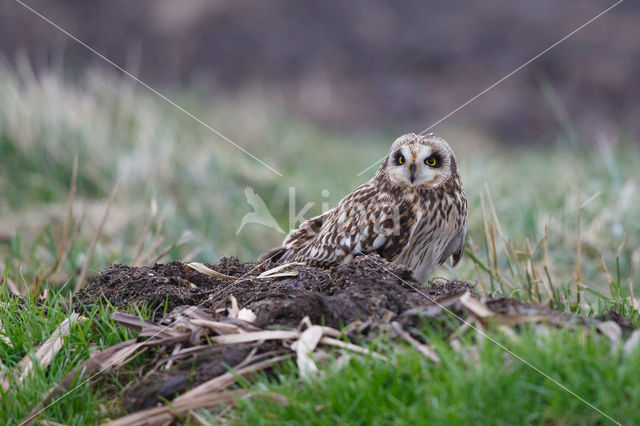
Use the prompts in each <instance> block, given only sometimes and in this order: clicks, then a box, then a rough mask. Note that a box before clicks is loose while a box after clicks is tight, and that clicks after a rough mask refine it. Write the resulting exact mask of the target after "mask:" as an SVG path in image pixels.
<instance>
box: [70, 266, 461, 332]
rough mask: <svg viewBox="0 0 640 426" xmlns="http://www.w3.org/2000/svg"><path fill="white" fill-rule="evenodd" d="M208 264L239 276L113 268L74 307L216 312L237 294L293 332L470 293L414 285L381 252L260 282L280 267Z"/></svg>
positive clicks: (262, 322) (446, 285)
mask: <svg viewBox="0 0 640 426" xmlns="http://www.w3.org/2000/svg"><path fill="white" fill-rule="evenodd" d="M207 266H209V267H210V268H211V269H214V270H216V271H218V272H221V273H223V274H226V275H230V276H233V277H238V278H241V279H240V280H225V279H219V278H214V277H210V276H207V275H204V274H202V273H200V272H197V271H195V270H193V269H191V268H189V267H188V266H187V265H186V264H184V263H180V262H172V263H168V264H155V265H153V266H141V267H130V266H125V265H111V266H109V267H108V268H107V269H105V270H104V271H102V272H101V273H100V274H99V275H96V276H94V277H92V278H90V279H89V282H88V284H87V286H86V287H85V288H84V290H83V291H82V292H81V293H80V295H79V298H78V300H77V302H76V303H77V304H80V305H91V304H93V303H96V302H97V301H99V300H100V299H104V300H107V301H109V302H110V303H111V304H113V305H114V306H115V307H116V308H120V309H122V308H124V307H126V306H127V305H131V304H134V305H138V306H140V305H142V304H147V305H150V306H151V307H164V306H165V304H166V309H167V311H171V310H172V309H173V308H175V307H177V306H180V305H199V306H202V307H205V308H213V309H215V308H217V307H220V306H222V305H224V304H225V303H227V302H228V300H229V296H231V295H233V296H234V297H235V298H236V299H237V300H238V303H239V305H240V307H241V308H248V309H251V310H252V311H253V312H254V313H255V314H256V315H257V320H256V325H257V326H258V327H263V328H264V327H267V326H290V327H295V326H297V325H298V324H299V322H300V320H302V319H303V318H304V317H305V316H308V317H309V318H310V319H311V321H312V322H313V323H314V324H320V323H324V324H326V325H329V326H332V327H339V326H341V325H346V324H349V323H351V322H353V321H355V320H365V319H367V318H379V317H382V316H383V315H384V314H385V313H386V312H387V311H390V312H391V313H393V314H401V313H402V312H404V311H406V310H409V309H411V308H415V307H419V306H425V305H430V304H433V302H434V301H437V300H440V299H443V298H446V297H448V296H451V295H453V294H457V293H460V292H464V291H466V290H471V289H472V288H473V286H472V285H471V284H469V283H466V282H461V281H441V282H434V283H432V284H431V285H429V286H424V285H422V284H420V283H418V282H416V280H415V278H414V277H413V274H412V273H411V270H409V269H407V268H405V267H403V266H400V265H395V264H391V263H388V262H386V261H384V259H381V258H380V257H378V256H376V255H374V256H362V257H357V258H356V259H355V260H354V261H353V262H351V263H350V264H349V265H340V266H337V267H334V268H330V269H325V268H316V267H310V266H294V267H292V269H293V270H295V271H297V273H298V274H297V276H295V277H274V278H268V279H258V278H256V277H257V276H258V275H259V274H260V273H262V272H264V271H266V270H269V269H270V268H272V267H274V266H275V265H273V264H269V263H267V264H263V265H258V264H256V263H252V262H248V263H241V262H239V261H238V260H237V259H235V258H223V259H221V260H220V262H219V263H218V264H216V265H207ZM425 295H426V296H427V297H425Z"/></svg>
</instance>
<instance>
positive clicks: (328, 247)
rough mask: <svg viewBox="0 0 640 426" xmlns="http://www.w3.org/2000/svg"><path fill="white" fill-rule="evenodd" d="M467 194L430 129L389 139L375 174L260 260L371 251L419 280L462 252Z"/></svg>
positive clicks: (330, 259)
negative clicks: (424, 133) (411, 270)
mask: <svg viewBox="0 0 640 426" xmlns="http://www.w3.org/2000/svg"><path fill="white" fill-rule="evenodd" d="M466 230H467V199H466V197H465V194H464V191H463V190H462V184H461V182H460V175H459V174H458V167H457V164H456V158H455V156H454V154H453V151H452V150H451V148H450V147H449V145H448V144H447V143H446V142H445V140H444V139H442V138H439V137H437V136H436V135H434V134H428V135H425V136H417V135H415V134H413V133H410V134H407V135H404V136H401V137H399V138H398V139H396V141H395V142H394V143H393V145H392V146H391V150H390V151H389V155H387V157H386V159H385V160H384V162H383V163H382V165H381V166H380V169H378V172H377V173H376V175H375V176H374V177H373V178H372V179H371V180H369V181H368V182H366V183H364V184H363V185H361V186H359V187H358V188H356V189H355V190H353V191H352V192H351V193H350V194H348V195H347V196H346V197H344V198H343V199H342V200H341V201H340V202H339V203H338V205H337V207H335V208H334V209H331V210H329V211H327V212H325V213H324V214H322V215H320V216H317V217H315V218H313V219H309V220H307V221H306V222H304V223H302V225H300V228H298V229H296V230H294V231H292V232H290V233H289V235H287V237H286V238H285V240H284V242H283V243H282V246H281V247H277V248H274V249H272V250H270V251H269V252H267V253H264V254H263V255H262V256H260V258H259V260H260V261H263V260H266V259H269V258H271V259H272V260H275V261H284V262H305V263H307V264H311V265H318V266H323V265H334V264H339V263H348V262H349V261H351V259H352V258H353V256H357V255H359V254H367V253H378V254H379V255H380V256H381V257H383V258H385V259H386V260H388V261H390V262H395V263H399V264H402V265H405V266H407V267H409V268H411V269H413V271H414V275H415V277H416V278H417V279H418V280H419V281H420V282H425V281H426V280H427V279H428V278H429V276H430V275H431V273H432V272H433V270H434V268H435V267H436V266H438V265H440V264H442V263H444V262H445V261H446V260H447V259H448V258H449V257H450V256H451V257H452V258H453V262H452V263H453V266H455V265H456V264H457V263H458V262H459V261H460V258H461V257H462V252H463V249H464V239H465V234H466Z"/></svg>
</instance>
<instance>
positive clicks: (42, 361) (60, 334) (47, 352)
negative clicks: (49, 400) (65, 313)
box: [0, 312, 86, 392]
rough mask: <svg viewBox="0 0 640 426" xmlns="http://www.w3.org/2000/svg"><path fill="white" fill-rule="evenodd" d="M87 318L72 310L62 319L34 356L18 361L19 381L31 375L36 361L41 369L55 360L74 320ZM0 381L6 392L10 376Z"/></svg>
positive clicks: (26, 356) (27, 356)
mask: <svg viewBox="0 0 640 426" xmlns="http://www.w3.org/2000/svg"><path fill="white" fill-rule="evenodd" d="M85 320H86V318H84V317H81V316H80V315H78V314H77V313H75V312H72V313H71V315H70V316H69V318H67V319H65V320H64V321H62V323H60V325H59V326H58V327H57V328H56V329H55V330H54V331H53V333H51V336H50V337H49V338H48V339H47V340H46V341H45V342H44V343H43V344H42V345H40V347H39V348H38V349H37V350H36V352H35V354H34V355H33V358H32V357H31V355H30V354H27V355H25V356H24V358H22V360H21V361H20V362H19V363H18V370H20V375H19V376H17V374H16V376H17V379H18V381H20V382H22V381H24V380H25V379H26V378H27V377H29V375H30V374H31V371H33V368H34V362H37V363H38V365H39V367H40V368H41V369H43V370H44V369H46V368H47V367H48V366H49V364H51V361H53V358H54V357H55V356H56V355H57V354H58V352H60V349H62V344H63V338H64V337H66V336H68V335H69V333H70V332H71V326H72V325H73V324H74V322H76V321H85ZM16 373H17V372H16ZM0 383H1V387H2V389H3V391H5V392H6V391H7V389H8V388H9V378H8V377H3V378H2V381H1V382H0Z"/></svg>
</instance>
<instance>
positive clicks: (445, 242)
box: [395, 198, 466, 282]
mask: <svg viewBox="0 0 640 426" xmlns="http://www.w3.org/2000/svg"><path fill="white" fill-rule="evenodd" d="M462 201H466V200H456V199H455V198H445V199H442V200H440V201H438V202H437V203H436V204H435V205H430V206H429V207H428V208H425V209H424V210H423V211H422V212H421V213H420V214H419V215H420V217H419V218H418V220H417V223H416V225H415V228H414V230H413V232H412V235H411V238H410V240H409V243H408V244H407V246H406V247H405V249H404V250H403V251H402V253H400V256H398V258H397V259H396V260H395V263H399V264H401V265H404V266H407V267H408V268H410V269H413V271H414V275H415V277H416V279H417V280H418V282H425V281H427V279H429V277H430V275H431V273H432V272H433V270H434V269H435V268H436V267H437V266H438V265H440V264H441V263H443V262H444V260H446V258H448V257H449V256H450V255H451V253H450V252H449V251H450V250H451V247H452V245H453V243H455V240H456V238H459V235H460V232H461V230H462V229H463V227H466V203H463V202H462ZM451 213H453V214H451Z"/></svg>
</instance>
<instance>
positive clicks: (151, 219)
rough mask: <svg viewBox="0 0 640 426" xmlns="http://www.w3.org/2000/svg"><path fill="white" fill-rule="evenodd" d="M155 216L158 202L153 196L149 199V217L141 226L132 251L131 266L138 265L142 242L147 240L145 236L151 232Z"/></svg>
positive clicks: (142, 246)
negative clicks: (142, 226)
mask: <svg viewBox="0 0 640 426" xmlns="http://www.w3.org/2000/svg"><path fill="white" fill-rule="evenodd" d="M157 216H158V203H157V201H156V199H155V197H154V198H153V199H152V200H151V214H150V215H149V219H148V220H147V222H146V223H145V225H144V228H142V232H141V233H140V238H138V243H137V244H136V248H135V249H134V251H133V260H132V262H131V266H137V265H139V263H138V260H139V257H140V254H141V253H142V249H143V248H144V243H145V241H147V237H148V236H149V233H150V232H151V227H152V226H153V223H154V222H155V221H156V218H157Z"/></svg>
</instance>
